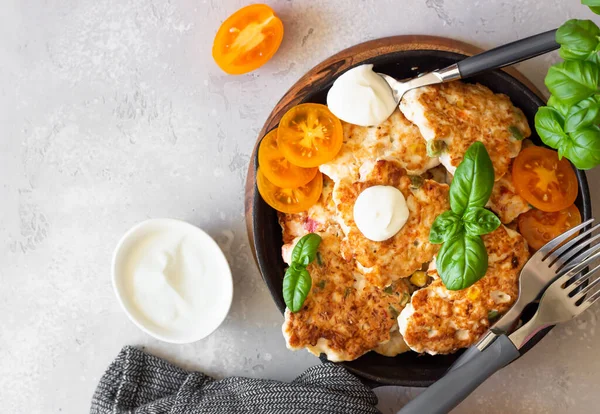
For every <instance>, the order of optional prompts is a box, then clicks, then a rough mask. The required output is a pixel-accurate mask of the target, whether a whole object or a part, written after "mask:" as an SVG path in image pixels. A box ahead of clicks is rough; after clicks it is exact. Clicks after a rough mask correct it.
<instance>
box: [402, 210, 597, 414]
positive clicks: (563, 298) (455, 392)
mask: <svg viewBox="0 0 600 414" xmlns="http://www.w3.org/2000/svg"><path fill="white" fill-rule="evenodd" d="M590 223H591V221H590ZM597 227H598V225H596V226H594V228H597ZM584 234H590V233H589V231H588V232H585V233H584ZM567 237H568V236H567ZM597 238H598V236H595V237H592V238H591V239H592V240H596V239H597ZM564 239H565V237H562V240H563V241H564ZM577 239H579V241H581V240H582V239H581V236H579V237H578V238H577ZM556 240H557V239H554V240H552V241H551V242H550V243H549V244H547V245H546V246H544V247H543V248H542V249H543V250H544V251H543V252H542V254H541V255H544V256H545V259H544V260H542V261H541V262H540V264H541V263H543V262H545V261H547V260H550V264H549V266H548V267H546V268H544V269H552V270H554V269H557V268H559V269H562V270H560V271H559V272H560V274H559V276H558V278H557V279H556V280H555V281H554V282H552V284H551V285H550V286H549V287H548V288H547V289H546V290H545V292H544V294H543V296H542V299H541V300H540V305H539V307H538V309H537V312H536V313H535V315H534V316H533V318H531V320H530V321H529V322H527V323H526V324H525V325H523V326H522V327H521V328H519V329H517V330H516V331H515V332H513V333H512V334H510V335H509V336H507V335H506V334H505V333H501V334H498V335H497V336H496V337H495V340H493V341H492V342H491V343H489V344H488V346H487V347H486V348H485V349H483V350H482V351H481V352H479V353H477V355H476V356H475V357H473V358H472V359H470V360H468V361H466V362H464V363H463V364H461V365H460V366H458V367H456V368H454V369H452V370H450V371H449V372H448V373H447V374H446V375H445V376H444V377H442V379H440V380H439V381H437V382H436V383H435V384H433V385H432V386H430V387H429V388H428V389H427V390H426V391H425V392H423V393H421V394H420V395H419V396H418V397H417V398H415V399H414V400H412V401H411V402H409V403H408V404H407V405H406V406H404V408H402V410H400V411H399V413H398V414H417V413H419V414H420V413H423V412H427V413H431V414H443V413H447V412H449V411H450V410H451V409H453V408H454V407H456V406H457V405H458V404H459V403H460V402H461V401H463V400H464V399H465V398H466V397H467V396H468V395H469V394H471V392H473V391H474V390H475V389H476V388H477V387H478V386H479V385H481V384H482V383H483V382H484V381H485V380H486V379H487V378H489V377H490V376H491V375H492V374H494V373H495V372H496V371H498V370H500V369H501V368H503V367H504V366H506V365H507V364H509V363H510V362H512V361H513V360H515V359H516V358H518V357H519V355H520V354H519V349H521V348H523V347H524V346H525V345H526V344H527V342H528V341H529V340H530V339H531V338H533V337H534V336H535V334H536V333H538V332H539V331H541V330H542V329H544V328H546V327H548V326H551V325H556V324H558V323H562V322H566V321H569V320H571V319H573V318H574V317H576V316H578V315H580V314H581V313H582V312H583V311H585V310H586V309H588V308H589V307H590V306H592V305H593V304H594V303H595V302H597V301H598V299H600V278H595V279H593V280H592V278H593V277H594V276H595V275H596V274H597V273H598V271H599V270H600V264H599V265H597V266H595V267H594V268H592V269H591V270H589V269H588V270H586V268H588V267H589V266H590V264H591V263H592V262H593V261H594V260H595V259H597V258H598V257H600V245H599V244H596V245H594V246H591V247H588V248H587V249H585V250H583V251H581V250H582V249H583V248H581V249H578V250H577V251H576V252H573V250H572V246H573V245H574V244H575V243H573V244H570V246H567V245H568V244H569V243H570V242H569V243H566V244H565V245H563V246H560V247H559V245H560V242H558V243H555V241H556ZM590 243H591V241H590V240H586V241H585V245H586V246H589V244H590ZM570 247H571V249H570ZM559 250H560V251H562V254H557V253H556V252H558V251H559ZM577 252H580V253H579V254H577ZM591 252H595V253H591ZM567 256H568V257H567ZM577 257H582V258H584V260H582V261H579V262H577V263H575V261H576V260H577ZM569 263H571V265H569ZM586 284H587V285H586ZM577 289H580V290H577Z"/></svg>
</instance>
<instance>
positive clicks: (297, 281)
mask: <svg viewBox="0 0 600 414" xmlns="http://www.w3.org/2000/svg"><path fill="white" fill-rule="evenodd" d="M319 244H321V236H319V235H318V234H316V233H309V234H307V235H306V236H304V237H302V238H301V239H300V240H298V243H296V245H295V246H294V250H292V261H291V263H290V267H288V268H287V270H286V271H285V276H284V277H283V300H284V301H285V304H286V306H287V307H288V308H289V309H290V311H292V312H298V311H299V310H300V309H301V308H302V305H303V304H304V301H305V300H306V297H307V296H308V292H310V288H311V286H312V279H311V277H310V274H309V273H308V270H306V266H308V265H309V264H311V263H312V262H313V261H314V260H315V257H316V256H317V250H318V249H319Z"/></svg>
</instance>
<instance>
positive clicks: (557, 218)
mask: <svg viewBox="0 0 600 414" xmlns="http://www.w3.org/2000/svg"><path fill="white" fill-rule="evenodd" d="M578 224H581V214H580V213H579V210H578V209H577V207H575V205H574V204H572V205H570V206H569V207H567V208H566V209H564V210H560V211H555V212H545V211H541V210H530V211H528V212H527V213H524V214H521V215H520V216H519V232H520V233H521V235H522V236H523V237H525V240H527V244H529V247H531V248H532V249H533V250H538V249H540V248H541V247H542V246H543V245H545V244H546V243H548V242H549V241H550V240H552V239H553V238H555V237H557V236H559V235H560V234H562V233H564V232H565V231H567V230H569V229H570V228H573V227H575V226H576V225H578ZM573 237H575V235H573ZM573 237H571V238H573Z"/></svg>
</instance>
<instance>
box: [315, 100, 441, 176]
mask: <svg viewBox="0 0 600 414" xmlns="http://www.w3.org/2000/svg"><path fill="white" fill-rule="evenodd" d="M342 124H343V127H344V143H343V144H342V148H341V150H340V152H339V153H338V154H337V156H336V157H335V158H334V159H333V160H331V161H329V162H328V163H326V164H323V165H321V166H320V167H319V169H320V170H321V172H322V173H324V174H326V175H327V176H329V177H330V178H331V179H332V180H334V181H335V182H336V183H337V182H339V181H341V180H342V179H345V180H351V181H356V180H359V179H360V176H361V172H363V171H365V170H367V171H368V170H370V169H371V168H372V164H373V163H375V162H376V161H377V160H379V159H386V160H395V161H398V163H399V164H400V166H402V167H403V168H405V169H406V170H408V171H409V172H410V173H411V174H421V173H423V172H425V171H427V170H428V169H430V168H432V167H435V166H436V165H438V164H439V160H438V159H437V158H429V157H428V156H427V150H426V146H425V141H424V140H423V137H422V136H421V133H420V132H419V128H417V127H416V126H415V125H414V124H412V123H411V122H409V121H408V120H407V119H406V118H405V117H404V115H402V112H400V111H399V110H396V111H395V112H394V113H392V115H391V116H390V117H389V118H388V119H387V120H385V121H384V122H383V123H381V124H379V125H377V126H372V127H363V126H358V125H353V124H349V123H346V122H342Z"/></svg>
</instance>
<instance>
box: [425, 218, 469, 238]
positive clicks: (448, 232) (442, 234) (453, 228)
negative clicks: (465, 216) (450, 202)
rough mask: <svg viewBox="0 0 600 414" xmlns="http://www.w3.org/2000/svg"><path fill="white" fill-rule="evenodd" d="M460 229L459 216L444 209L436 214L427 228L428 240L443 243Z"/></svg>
mask: <svg viewBox="0 0 600 414" xmlns="http://www.w3.org/2000/svg"><path fill="white" fill-rule="evenodd" d="M461 230H462V222H461V220H460V216H459V215H457V214H455V213H454V212H452V211H446V212H444V213H442V214H440V215H439V216H437V217H436V218H435V220H434V222H433V224H432V225H431V229H430V230H429V241H430V242H431V243H434V244H439V243H443V242H445V241H446V240H449V239H451V238H453V237H454V236H456V234H457V233H458V232H460V231H461Z"/></svg>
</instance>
